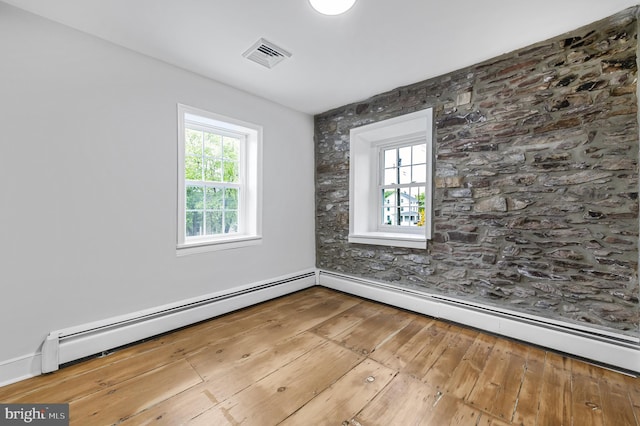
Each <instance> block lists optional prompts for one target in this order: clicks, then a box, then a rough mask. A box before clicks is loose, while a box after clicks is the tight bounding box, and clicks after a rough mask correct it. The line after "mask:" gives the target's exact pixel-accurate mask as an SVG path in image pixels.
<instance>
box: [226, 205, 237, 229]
mask: <svg viewBox="0 0 640 426" xmlns="http://www.w3.org/2000/svg"><path fill="white" fill-rule="evenodd" d="M224 232H225V233H230V232H238V212H236V211H235V210H225V212H224Z"/></svg>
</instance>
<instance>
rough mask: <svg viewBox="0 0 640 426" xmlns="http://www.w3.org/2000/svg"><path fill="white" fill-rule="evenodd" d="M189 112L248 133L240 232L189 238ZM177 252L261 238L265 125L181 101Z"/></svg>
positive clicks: (239, 244)
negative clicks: (187, 203)
mask: <svg viewBox="0 0 640 426" xmlns="http://www.w3.org/2000/svg"><path fill="white" fill-rule="evenodd" d="M187 114H191V115H195V116H198V117H199V118H203V119H205V120H206V122H207V123H206V126H208V127H210V128H217V129H220V130H222V132H231V133H235V134H237V133H240V134H242V135H244V136H245V141H244V147H243V148H242V149H241V160H240V161H241V163H242V166H241V169H242V173H243V176H242V178H241V180H242V185H243V189H244V191H243V193H242V195H241V199H240V200H239V210H240V211H239V227H238V232H236V233H233V234H226V235H215V236H202V237H198V238H192V239H190V240H189V241H187V239H186V229H185V226H186V221H185V183H186V180H185V177H184V173H185V171H184V161H185V128H186V120H185V116H186V115H187ZM177 202H178V204H177V219H178V223H177V244H176V247H177V255H178V256H182V255H186V254H193V253H202V252H207V251H215V250H226V249H233V248H240V247H245V246H250V245H256V244H260V243H261V241H262V126H259V125H256V124H252V123H248V122H244V121H241V120H237V119H235V118H230V117H226V116H223V115H220V114H215V113H212V112H209V111H205V110H202V109H198V108H194V107H190V106H187V105H182V104H178V197H177Z"/></svg>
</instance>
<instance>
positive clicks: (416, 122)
mask: <svg viewBox="0 0 640 426" xmlns="http://www.w3.org/2000/svg"><path fill="white" fill-rule="evenodd" d="M418 140H424V142H425V144H426V155H427V181H426V182H425V224H424V226H421V227H401V226H380V225H381V223H382V220H381V216H380V215H381V214H382V207H383V202H381V194H380V193H379V187H380V179H381V177H380V173H381V170H382V167H381V164H380V162H381V161H382V160H381V155H380V151H381V149H382V148H384V147H388V146H392V145H394V144H403V145H409V144H415V143H416V141H418ZM349 167H350V168H349V237H348V241H349V242H350V243H359V244H374V245H383V246H393V247H408V248H426V247H427V241H428V240H429V239H431V238H432V220H433V219H432V217H433V108H427V109H424V110H421V111H417V112H413V113H410V114H405V115H402V116H399V117H395V118H391V119H388V120H383V121H378V122H376V123H371V124H367V125H364V126H361V127H356V128H353V129H351V131H350V159H349Z"/></svg>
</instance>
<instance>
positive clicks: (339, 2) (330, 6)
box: [309, 0, 356, 15]
mask: <svg viewBox="0 0 640 426" xmlns="http://www.w3.org/2000/svg"><path fill="white" fill-rule="evenodd" d="M355 2H356V0H309V3H311V6H312V7H313V8H314V9H315V10H317V11H318V12H320V13H322V14H323V15H340V14H341V13H344V12H346V11H347V10H349V9H351V6H353V5H354V3H355Z"/></svg>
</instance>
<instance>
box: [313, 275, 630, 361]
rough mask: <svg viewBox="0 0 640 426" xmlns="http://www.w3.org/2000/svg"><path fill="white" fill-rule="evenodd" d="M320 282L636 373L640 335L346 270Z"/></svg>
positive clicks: (321, 279)
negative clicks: (479, 301) (432, 291)
mask: <svg viewBox="0 0 640 426" xmlns="http://www.w3.org/2000/svg"><path fill="white" fill-rule="evenodd" d="M318 283H319V285H321V286H324V287H327V288H332V289H335V290H340V291H343V292H345V293H350V294H353V295H356V296H360V297H365V298H368V299H371V300H375V301H378V302H382V303H386V304H389V305H392V306H395V307H399V308H403V309H407V310H410V311H413V312H418V313H421V314H425V315H429V316H431V317H435V318H441V319H444V320H448V321H452V322H455V323H458V324H463V325H467V326H470V327H474V328H477V329H480V330H484V331H487V332H490V333H494V334H499V335H502V336H506V337H511V338H514V339H518V340H522V341H525V342H528V343H532V344H535V345H538V346H542V347H545V348H549V349H553V350H556V351H559V352H563V353H566V354H570V355H574V356H576V357H579V358H583V359H587V360H591V361H594V362H597V363H599V364H603V365H606V366H612V367H616V368H618V369H622V370H625V371H627V372H634V373H638V372H640V339H638V338H637V337H633V336H628V335H624V334H621V333H616V332H610V331H607V330H601V329H597V328H594V327H588V326H582V325H580V324H574V323H568V322H563V321H556V320H552V319H549V318H543V317H539V316H535V315H529V314H524V313H521V312H514V311H509V310H505V309H501V308H497V307H494V306H488V305H482V304H477V303H470V302H466V301H462V300H459V299H455V298H450V297H446V296H441V295H434V294H429V293H427V291H426V289H425V291H422V290H414V289H410V288H404V287H400V286H396V285H392V284H388V283H382V282H379V281H375V280H369V279H364V278H359V277H354V276H350V275H346V274H341V273H336V272H330V271H323V270H320V271H319V272H318Z"/></svg>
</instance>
